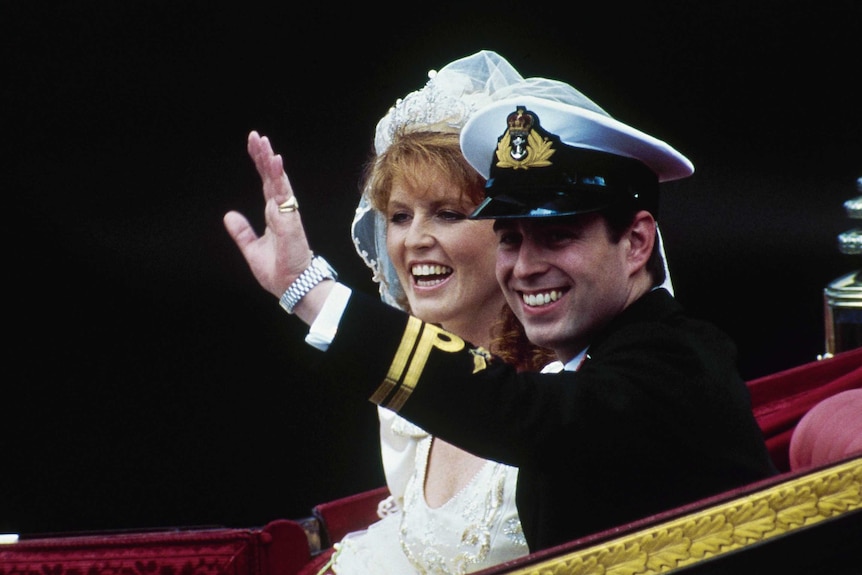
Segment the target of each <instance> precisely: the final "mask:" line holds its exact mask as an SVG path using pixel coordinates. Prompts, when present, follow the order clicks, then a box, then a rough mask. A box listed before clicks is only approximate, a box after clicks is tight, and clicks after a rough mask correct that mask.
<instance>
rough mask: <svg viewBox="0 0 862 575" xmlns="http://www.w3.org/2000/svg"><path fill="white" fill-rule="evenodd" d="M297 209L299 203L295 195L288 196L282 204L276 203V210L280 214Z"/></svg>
mask: <svg viewBox="0 0 862 575" xmlns="http://www.w3.org/2000/svg"><path fill="white" fill-rule="evenodd" d="M298 209H299V203H298V202H297V201H296V196H290V197H289V198H288V199H287V201H286V202H284V203H283V204H278V211H279V213H281V214H288V213H290V212H295V211H296V210H298Z"/></svg>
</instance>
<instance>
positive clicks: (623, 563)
mask: <svg viewBox="0 0 862 575" xmlns="http://www.w3.org/2000/svg"><path fill="white" fill-rule="evenodd" d="M859 509H862V457H858V458H856V459H852V460H850V461H847V462H845V463H842V464H838V465H835V466H833V467H829V468H827V469H824V470H822V471H818V472H814V473H810V474H807V475H803V476H801V477H798V478H795V479H791V480H788V481H786V482H783V483H779V484H777V485H775V486H772V487H769V488H766V489H764V490H762V491H757V492H755V493H752V494H748V495H745V496H743V497H740V498H737V499H733V500H731V501H728V502H725V503H721V504H718V505H715V506H712V507H709V508H707V509H704V510H702V511H698V512H694V513H691V514H689V515H685V516H683V517H680V518H677V519H672V520H669V521H666V522H664V523H660V524H658V525H655V526H653V527H650V528H646V529H643V530H641V531H637V532H635V533H632V534H630V535H625V536H622V537H619V538H617V539H612V540H610V541H607V542H603V543H599V544H596V545H594V546H592V547H587V548H585V549H581V550H578V551H573V552H571V553H566V554H563V555H560V556H558V557H554V558H553V559H549V560H546V561H543V562H540V563H536V564H533V565H530V566H529V567H525V568H523V569H515V570H512V571H507V572H506V573H507V574H510V575H528V574H529V575H598V574H607V573H625V574H626V575H652V574H654V573H668V572H670V571H673V570H675V569H678V568H682V567H686V566H688V565H691V564H693V563H697V562H698V561H701V560H705V559H710V558H712V557H717V556H719V555H723V554H725V553H729V552H731V551H736V550H738V549H741V548H743V547H747V546H749V545H754V544H757V543H760V542H763V541H766V540H768V539H771V538H774V537H778V536H781V535H785V534H787V533H790V532H792V531H795V530H797V529H800V528H803V527H807V526H809V525H813V524H815V523H819V522H821V521H824V520H827V519H832V518H834V517H837V516H839V515H843V514H845V513H850V512H853V511H856V510H859Z"/></svg>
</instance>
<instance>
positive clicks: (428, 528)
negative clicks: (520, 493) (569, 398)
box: [332, 410, 528, 575]
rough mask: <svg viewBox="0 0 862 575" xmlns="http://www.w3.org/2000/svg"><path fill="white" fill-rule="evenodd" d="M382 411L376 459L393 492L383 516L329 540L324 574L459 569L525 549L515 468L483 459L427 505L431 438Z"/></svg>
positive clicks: (523, 552)
mask: <svg viewBox="0 0 862 575" xmlns="http://www.w3.org/2000/svg"><path fill="white" fill-rule="evenodd" d="M383 411H385V410H382V411H381V441H382V447H383V461H384V468H385V469H386V476H387V483H388V484H389V485H390V489H391V490H392V492H393V497H392V498H390V500H387V501H386V502H383V504H382V505H381V513H387V510H388V514H385V515H384V516H383V517H382V519H381V520H380V521H377V522H376V523H373V524H372V525H371V526H369V527H368V529H366V530H364V531H358V532H355V533H351V534H349V535H347V536H346V537H345V538H344V539H343V540H342V541H341V542H340V543H338V544H337V546H336V547H337V552H336V556H335V563H334V564H333V566H332V572H334V573H337V574H339V575H360V574H374V575H390V574H391V575H408V574H412V573H422V574H425V573H429V574H430V573H433V574H464V573H472V572H474V571H479V570H481V569H485V568H487V567H490V566H492V565H496V564H498V563H502V562H504V561H509V560H511V559H514V558H517V557H521V556H523V555H526V554H527V553H528V549H527V543H526V540H525V539H524V535H523V533H522V531H521V522H520V521H519V519H518V513H517V510H516V507H515V484H516V482H517V477H518V471H517V469H516V468H514V467H510V466H507V465H503V464H500V463H496V462H493V461H487V462H486V463H485V464H484V465H483V466H482V468H481V469H480V470H479V472H478V473H477V474H476V475H475V476H474V477H473V478H472V479H471V480H470V482H469V483H468V484H467V485H465V486H464V488H463V489H462V490H461V491H459V492H458V493H457V494H456V495H455V496H454V497H452V498H451V499H450V500H449V501H447V502H446V503H444V504H443V505H442V506H440V507H437V508H434V509H432V508H430V507H428V505H427V504H426V502H425V497H424V489H423V488H424V478H425V470H426V466H427V464H428V455H429V453H430V449H431V442H432V438H431V436H430V435H428V434H427V433H425V432H424V431H423V430H422V429H420V428H418V427H416V426H415V425H413V424H411V423H409V422H407V421H406V420H404V419H402V418H400V417H398V416H397V415H394V414H391V412H387V413H383ZM405 474H406V480H404V477H405ZM402 485H403V489H404V490H403V494H402V496H401V497H399V496H398V495H399V493H398V492H399V490H400V488H401V486H402Z"/></svg>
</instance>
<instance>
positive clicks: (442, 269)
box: [410, 264, 455, 287]
mask: <svg viewBox="0 0 862 575" xmlns="http://www.w3.org/2000/svg"><path fill="white" fill-rule="evenodd" d="M453 271H455V270H453V269H452V268H450V267H449V266H441V265H429V264H417V265H415V266H413V268H412V269H411V270H410V272H411V273H412V274H413V281H414V283H415V284H416V285H417V286H419V287H431V286H435V285H437V284H439V283H441V282H443V281H444V280H445V279H446V278H448V277H449V276H450V275H452V272H453Z"/></svg>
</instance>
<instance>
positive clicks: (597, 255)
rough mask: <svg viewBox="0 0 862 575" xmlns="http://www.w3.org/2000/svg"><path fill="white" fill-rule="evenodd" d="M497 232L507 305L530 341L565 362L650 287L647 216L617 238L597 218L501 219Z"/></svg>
mask: <svg viewBox="0 0 862 575" xmlns="http://www.w3.org/2000/svg"><path fill="white" fill-rule="evenodd" d="M650 228H651V229H652V230H653V231H652V233H651V232H650ZM494 229H495V231H496V233H497V239H498V252H497V279H498V281H499V282H500V285H501V286H502V287H503V291H504V293H505V296H506V301H507V302H508V304H509V306H510V307H511V308H512V310H513V311H514V312H515V315H516V316H517V317H518V319H520V320H521V322H522V323H523V324H524V327H525V329H526V332H527V336H528V337H529V338H530V341H532V342H533V343H535V344H538V345H543V346H547V347H549V348H551V349H553V350H554V351H555V352H556V354H557V356H558V358H559V359H561V360H563V361H568V360H569V359H571V358H573V357H575V355H577V354H578V353H579V352H580V351H581V350H582V349H584V348H585V347H586V346H587V345H588V344H589V342H590V341H591V339H592V338H593V336H594V335H595V334H596V333H597V332H598V331H599V330H600V329H602V328H603V327H604V326H605V325H606V324H607V323H608V322H609V321H610V320H611V319H613V318H614V317H616V316H617V315H618V314H619V313H620V312H621V311H622V310H624V309H625V308H626V307H627V306H628V305H629V304H630V303H631V302H633V301H634V300H635V299H637V298H638V297H640V296H641V295H642V294H643V293H645V292H646V291H647V290H648V289H649V288H650V285H651V279H650V276H649V273H648V272H647V270H646V267H645V266H646V262H647V260H648V259H649V254H650V252H651V250H652V245H653V241H654V230H655V221H654V220H653V219H652V216H650V215H649V214H648V213H647V212H639V213H638V215H637V216H636V217H635V221H634V223H633V224H632V226H631V227H630V228H629V229H628V230H627V231H626V232H624V233H623V234H622V236H621V238H620V239H619V241H614V240H613V237H612V234H611V232H610V230H609V228H608V225H607V221H606V220H605V219H604V217H602V216H601V215H599V214H597V213H592V214H583V215H580V216H571V217H561V218H545V219H543V218H535V219H513V220H497V221H496V223H495V225H494Z"/></svg>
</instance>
